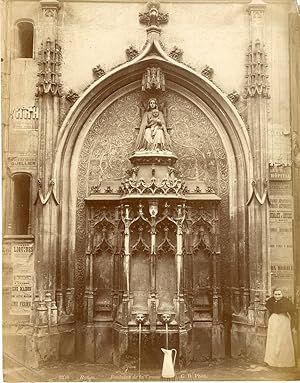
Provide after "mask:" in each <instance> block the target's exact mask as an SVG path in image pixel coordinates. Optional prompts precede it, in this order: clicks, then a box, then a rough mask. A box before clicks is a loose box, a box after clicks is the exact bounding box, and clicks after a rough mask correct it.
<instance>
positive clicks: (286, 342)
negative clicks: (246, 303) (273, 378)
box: [265, 289, 295, 367]
mask: <svg viewBox="0 0 300 383" xmlns="http://www.w3.org/2000/svg"><path fill="white" fill-rule="evenodd" d="M266 307H267V309H268V310H269V312H270V317H269V323H268V333H267V344H266V352H265V362H266V363H267V364H268V365H269V366H272V367H294V366H295V353H294V345H293V337H292V329H291V318H292V316H293V314H294V312H295V307H294V305H293V304H292V302H291V301H290V300H289V299H287V298H285V297H284V296H283V294H282V291H281V290H280V289H274V291H273V297H271V298H270V299H268V300H267V302H266Z"/></svg>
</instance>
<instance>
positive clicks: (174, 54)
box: [169, 46, 183, 61]
mask: <svg viewBox="0 0 300 383" xmlns="http://www.w3.org/2000/svg"><path fill="white" fill-rule="evenodd" d="M169 56H170V57H171V58H172V59H173V60H176V61H182V56H183V50H182V49H180V48H178V47H176V46H174V48H173V50H172V51H171V52H170V53H169Z"/></svg>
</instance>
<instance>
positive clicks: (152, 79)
mask: <svg viewBox="0 0 300 383" xmlns="http://www.w3.org/2000/svg"><path fill="white" fill-rule="evenodd" d="M152 89H154V90H161V91H165V75H164V73H163V71H162V70H161V69H160V68H159V67H158V68H155V67H148V68H146V70H145V72H144V74H143V78H142V91H146V90H152Z"/></svg>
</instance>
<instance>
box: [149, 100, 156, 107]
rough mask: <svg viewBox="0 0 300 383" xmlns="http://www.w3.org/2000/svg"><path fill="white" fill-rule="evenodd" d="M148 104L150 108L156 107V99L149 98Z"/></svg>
mask: <svg viewBox="0 0 300 383" xmlns="http://www.w3.org/2000/svg"><path fill="white" fill-rule="evenodd" d="M149 106H150V109H154V108H156V101H155V100H150V101H149Z"/></svg>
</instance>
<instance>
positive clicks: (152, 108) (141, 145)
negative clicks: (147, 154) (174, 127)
mask: <svg viewBox="0 0 300 383" xmlns="http://www.w3.org/2000/svg"><path fill="white" fill-rule="evenodd" d="M170 144H171V139H170V136H169V133H168V132H167V127H166V122H165V119H164V115H163V114H162V112H161V111H159V110H158V107H157V101H156V99H155V98H150V99H149V101H148V108H147V111H146V112H145V113H144V115H143V118H142V122H141V126H140V131H139V134H138V137H137V141H136V150H147V151H163V150H169V149H170V146H171V145H170Z"/></svg>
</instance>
